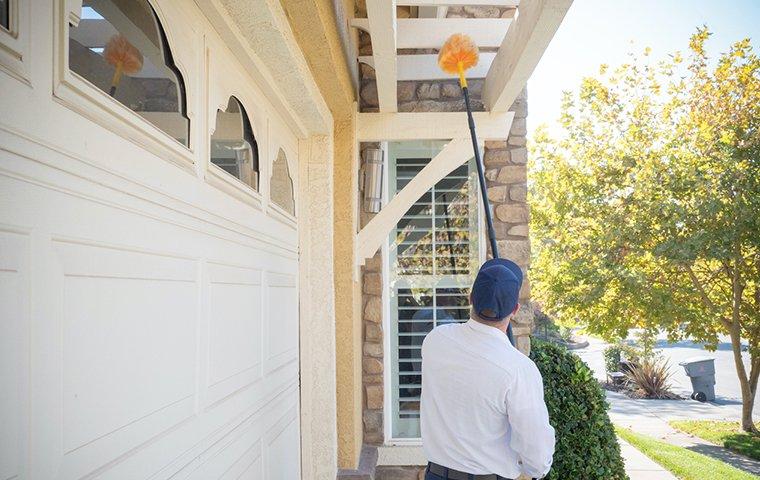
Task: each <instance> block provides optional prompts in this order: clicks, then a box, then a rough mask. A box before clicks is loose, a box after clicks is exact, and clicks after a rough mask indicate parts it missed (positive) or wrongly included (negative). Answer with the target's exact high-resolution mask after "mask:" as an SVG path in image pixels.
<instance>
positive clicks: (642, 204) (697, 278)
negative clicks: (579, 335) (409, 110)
mask: <svg viewBox="0 0 760 480" xmlns="http://www.w3.org/2000/svg"><path fill="white" fill-rule="evenodd" d="M709 36H710V33H709V32H708V31H707V29H706V28H700V29H698V30H697V32H696V33H695V34H694V35H693V36H692V38H691V41H690V42H689V51H688V54H687V55H682V54H681V53H679V52H676V53H673V54H672V55H670V56H666V57H663V58H661V59H656V60H655V59H653V57H652V54H651V51H650V50H649V49H646V50H644V52H643V55H632V56H631V58H630V59H629V60H628V61H626V62H625V63H624V64H623V65H621V66H619V67H617V68H609V67H607V66H602V67H601V68H600V71H599V74H598V75H596V76H594V77H590V78H585V79H584V80H583V81H582V83H581V86H580V88H579V90H578V91H577V92H576V93H572V92H568V93H567V94H566V95H565V97H564V99H563V103H562V109H561V118H560V122H561V126H562V130H561V131H560V132H559V134H558V135H552V134H550V133H549V131H548V130H547V129H541V128H539V129H538V130H537V132H536V133H535V134H534V136H533V139H532V154H531V156H530V158H531V161H532V162H533V164H532V166H531V168H530V171H531V175H532V178H531V183H530V192H529V196H530V198H529V202H530V205H531V229H530V230H531V235H532V236H533V241H531V246H532V248H533V251H534V259H533V262H532V267H531V282H532V285H533V287H534V288H533V296H534V297H535V298H536V300H537V301H539V302H541V304H542V305H543V307H544V308H545V309H546V312H547V313H548V314H549V315H551V316H553V317H555V318H557V320H558V322H559V323H560V324H571V323H573V322H574V321H576V319H580V321H582V322H583V323H585V325H584V326H585V328H586V330H587V331H588V332H589V333H591V334H597V335H601V336H603V337H605V338H607V339H620V338H627V337H628V333H629V331H630V330H631V329H637V328H638V329H642V330H644V331H647V332H649V334H650V335H649V337H648V338H649V339H650V340H653V339H654V336H653V334H654V333H656V332H663V331H664V332H666V333H667V334H668V339H669V340H674V341H675V340H679V339H683V338H688V339H691V340H693V341H695V342H699V343H705V344H706V345H707V348H708V349H710V348H716V347H717V345H718V342H719V341H720V340H719V339H720V336H721V335H726V336H728V337H729V338H730V342H731V349H732V352H733V356H734V366H735V370H736V375H737V378H738V380H739V383H740V385H741V394H742V416H741V426H742V429H743V430H745V431H755V426H754V423H753V419H752V408H753V405H754V403H755V394H756V392H757V386H758V383H759V382H758V380H759V379H760V214H758V212H760V58H759V57H758V55H757V53H756V52H755V51H754V50H753V47H752V43H751V42H750V40H749V39H748V38H747V39H744V40H740V41H738V42H736V43H734V44H733V45H732V46H731V47H730V48H729V49H728V50H727V51H726V52H724V53H722V54H720V55H719V56H717V57H716V58H710V57H709V56H708V54H707V50H706V43H707V41H708V39H709ZM743 343H744V344H748V346H749V349H748V353H749V362H748V363H745V362H744V361H743V360H742V344H743Z"/></svg>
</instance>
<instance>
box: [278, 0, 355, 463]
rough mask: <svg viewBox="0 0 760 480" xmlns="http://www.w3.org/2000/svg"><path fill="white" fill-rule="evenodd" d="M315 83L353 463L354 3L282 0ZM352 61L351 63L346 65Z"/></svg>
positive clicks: (343, 441) (342, 443)
mask: <svg viewBox="0 0 760 480" xmlns="http://www.w3.org/2000/svg"><path fill="white" fill-rule="evenodd" d="M282 4H283V7H284V9H285V11H286V13H287V15H288V18H289V21H290V23H291V26H292V28H293V31H294V33H295V36H296V39H297V41H298V44H299V47H300V48H301V50H302V51H303V52H304V55H305V57H306V61H307V63H308V64H309V68H310V70H311V73H312V75H313V76H314V79H315V81H316V82H317V85H318V86H319V90H320V92H321V93H322V96H323V97H324V99H325V101H326V102H327V104H328V107H329V108H330V111H331V112H332V115H333V119H334V122H333V128H334V130H333V132H334V133H333V138H334V144H333V148H334V164H333V185H334V193H333V239H334V243H333V259H334V260H333V274H334V287H335V290H334V292H335V293H334V302H335V378H336V401H337V411H336V414H337V425H336V428H337V435H338V438H337V440H338V468H346V469H352V468H356V465H357V462H358V459H359V453H360V451H361V446H362V441H363V438H362V388H361V384H362V365H361V359H362V324H361V301H362V298H361V285H360V283H359V282H358V279H357V278H356V274H355V271H354V266H353V265H354V237H355V234H356V230H357V222H356V218H357V195H356V193H355V192H356V190H357V174H356V172H357V170H358V169H357V152H356V135H355V131H356V123H355V122H356V112H357V107H356V97H355V91H356V89H355V77H356V66H355V63H353V62H351V63H350V62H348V61H347V56H348V55H349V54H352V53H353V52H347V51H346V48H347V46H348V45H355V44H356V42H354V41H349V37H350V36H351V35H355V32H352V31H349V30H348V20H349V19H350V18H352V17H353V2H352V1H348V0H343V1H341V0H336V1H334V2H328V1H314V2H311V1H302V0H283V2H282ZM349 65H352V66H353V69H352V68H351V67H349Z"/></svg>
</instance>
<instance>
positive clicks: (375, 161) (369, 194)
mask: <svg viewBox="0 0 760 480" xmlns="http://www.w3.org/2000/svg"><path fill="white" fill-rule="evenodd" d="M363 156H364V165H362V168H361V170H360V172H359V189H360V190H361V191H362V192H364V201H363V202H362V206H363V208H364V211H365V212H367V213H377V212H379V211H380V208H381V207H382V201H383V151H382V150H380V149H379V148H368V149H366V150H364V153H363Z"/></svg>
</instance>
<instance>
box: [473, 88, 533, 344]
mask: <svg viewBox="0 0 760 480" xmlns="http://www.w3.org/2000/svg"><path fill="white" fill-rule="evenodd" d="M510 111H512V112H515V118H514V121H513V122H512V128H511V130H510V132H509V137H508V138H507V140H506V141H498V142H486V144H485V153H484V155H483V163H484V164H485V168H486V172H485V174H486V185H487V188H488V199H489V200H490V202H491V205H492V208H493V213H494V230H495V231H496V240H497V245H498V247H499V255H500V256H501V257H502V258H508V259H510V260H512V261H514V262H515V263H517V264H518V265H520V267H522V269H523V271H524V272H525V280H524V282H523V288H522V290H521V291H520V304H521V305H522V306H521V309H520V312H519V313H518V314H517V315H516V316H515V318H514V319H513V321H512V329H513V334H514V336H515V342H516V343H517V348H519V349H520V350H521V351H522V352H523V353H525V354H528V353H529V352H530V333H531V331H532V329H533V309H532V308H531V306H530V279H529V278H528V275H527V269H528V266H529V265H530V241H529V240H528V220H529V216H528V204H527V196H528V168H527V163H528V150H527V148H526V146H525V144H526V138H525V136H526V134H527V133H528V131H527V127H526V118H527V116H528V99H527V94H526V92H525V90H523V91H522V92H521V93H520V96H519V97H517V99H516V100H515V102H514V104H512V107H511V108H510ZM490 250H491V249H490V246H489V247H488V255H489V257H491V256H492V255H491V251H490Z"/></svg>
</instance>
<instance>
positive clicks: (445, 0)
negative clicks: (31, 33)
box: [396, 0, 520, 7]
mask: <svg viewBox="0 0 760 480" xmlns="http://www.w3.org/2000/svg"><path fill="white" fill-rule="evenodd" d="M396 3H397V4H398V5H402V6H411V7H461V6H468V5H474V6H494V7H517V6H518V5H519V4H520V0H399V1H398V2H396Z"/></svg>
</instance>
